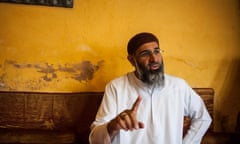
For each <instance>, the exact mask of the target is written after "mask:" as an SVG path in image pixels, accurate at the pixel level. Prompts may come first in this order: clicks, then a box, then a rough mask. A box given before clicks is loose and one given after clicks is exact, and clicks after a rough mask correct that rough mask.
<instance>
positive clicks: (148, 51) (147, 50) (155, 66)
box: [133, 42, 163, 84]
mask: <svg viewBox="0 0 240 144" xmlns="http://www.w3.org/2000/svg"><path fill="white" fill-rule="evenodd" d="M133 57H134V62H133V63H134V65H135V67H136V70H137V72H138V76H139V78H140V79H141V80H142V81H143V82H146V83H149V84H154V83H158V82H159V81H161V80H162V77H163V60H162V55H161V50H160V48H159V45H158V43H157V42H149V43H145V44H143V45H141V46H140V47H139V48H138V49H137V51H136V52H135V54H134V56H133Z"/></svg>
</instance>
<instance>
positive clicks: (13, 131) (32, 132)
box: [0, 88, 214, 144]
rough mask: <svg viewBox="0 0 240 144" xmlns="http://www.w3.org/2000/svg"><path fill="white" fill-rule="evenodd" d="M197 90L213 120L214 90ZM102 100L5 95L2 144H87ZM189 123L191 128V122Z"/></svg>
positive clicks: (1, 96)
mask: <svg viewBox="0 0 240 144" xmlns="http://www.w3.org/2000/svg"><path fill="white" fill-rule="evenodd" d="M194 90H195V91H196V92H197V93H198V94H199V95H200V96H201V97H202V98H203V100H204V102H205V104H206V106H207V109H208V111H209V113H210V115H211V116H212V115H213V97H214V91H213V89H212V88H194ZM102 96H103V92H73V93H51V92H50V93H49V92H15V91H1V92H0V143H4V144H7V143H23V144H24V143H26V144H27V143H28V144H30V143H31V144H32V143H38V144H47V143H52V144H63V143H65V144H75V143H79V144H87V143H88V135H89V133H90V129H89V127H90V125H91V123H92V122H93V120H94V118H95V115H96V113H97V109H98V107H99V105H100V103H101V99H102ZM185 119H186V121H185V126H186V128H187V126H188V125H189V122H190V121H189V119H188V118H185ZM186 128H185V129H186ZM212 128H213V127H212V126H211V127H210V129H209V131H211V130H212Z"/></svg>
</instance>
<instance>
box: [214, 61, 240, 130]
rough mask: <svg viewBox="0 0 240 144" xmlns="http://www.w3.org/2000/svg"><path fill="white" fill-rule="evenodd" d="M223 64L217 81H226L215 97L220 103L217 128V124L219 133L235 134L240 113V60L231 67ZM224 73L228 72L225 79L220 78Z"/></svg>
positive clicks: (232, 63) (216, 115)
mask: <svg viewBox="0 0 240 144" xmlns="http://www.w3.org/2000/svg"><path fill="white" fill-rule="evenodd" d="M221 64H222V65H221V67H220V68H219V71H218V74H217V75H216V79H224V83H223V85H222V87H220V90H219V94H218V95H216V97H215V98H216V99H218V101H219V103H217V104H218V109H217V110H216V109H215V120H216V121H215V126H216V124H217V126H218V127H217V131H222V132H234V131H235V129H236V122H237V115H238V112H240V105H239V104H240V75H239V71H240V59H236V60H233V61H232V62H231V63H230V65H229V67H227V66H226V65H225V64H226V62H225V61H223V62H222V63H221ZM222 71H226V76H225V77H219V74H220V73H221V72H222ZM215 101H216V100H215Z"/></svg>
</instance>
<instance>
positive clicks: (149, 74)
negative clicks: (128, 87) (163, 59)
mask: <svg viewBox="0 0 240 144" xmlns="http://www.w3.org/2000/svg"><path fill="white" fill-rule="evenodd" d="M135 65H136V72H137V77H138V78H139V79H140V80H141V81H142V82H144V83H146V84H148V85H155V86H163V85H164V65H163V63H162V64H161V65H160V68H159V69H157V70H148V69H147V68H146V67H145V66H143V65H141V64H138V63H137V62H136V61H135Z"/></svg>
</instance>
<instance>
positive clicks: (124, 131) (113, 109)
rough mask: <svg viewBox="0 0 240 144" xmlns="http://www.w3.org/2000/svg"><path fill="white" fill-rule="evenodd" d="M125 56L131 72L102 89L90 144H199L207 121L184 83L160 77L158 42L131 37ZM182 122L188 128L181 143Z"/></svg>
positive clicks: (199, 102)
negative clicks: (130, 65) (187, 124)
mask: <svg viewBox="0 0 240 144" xmlns="http://www.w3.org/2000/svg"><path fill="white" fill-rule="evenodd" d="M127 51H128V60H129V62H130V63H131V64H132V65H133V66H134V67H135V70H134V71H133V72H129V73H127V74H125V75H123V76H121V77H118V78H116V79H114V80H112V81H110V82H109V83H108V84H107V85H106V89H105V93H104V96H103V99H102V103H101V105H100V107H99V110H98V113H97V115H96V119H95V121H94V122H93V123H92V125H91V133H90V135H89V142H90V144H111V143H112V144H200V143H201V139H202V137H203V135H204V134H205V132H206V131H207V129H208V127H209V126H210V124H211V121H212V119H211V117H210V116H209V114H208V111H207V109H206V107H205V104H204V102H203V101H202V99H201V98H200V96H199V95H197V94H196V93H195V92H194V91H193V90H192V88H191V87H190V86H189V85H188V84H187V83H186V82H185V81H184V80H183V79H181V78H178V77H175V76H171V75H168V74H165V73H164V65H163V57H162V50H161V49H160V45H159V40H158V38H157V37H156V36H155V35H153V34H152V33H149V32H142V33H139V34H136V35H135V36H133V37H132V38H131V39H130V40H129V42H128V46H127ZM184 116H188V117H190V118H191V126H190V129H189V130H188V132H187V134H186V135H185V136H184V137H183V123H184Z"/></svg>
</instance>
